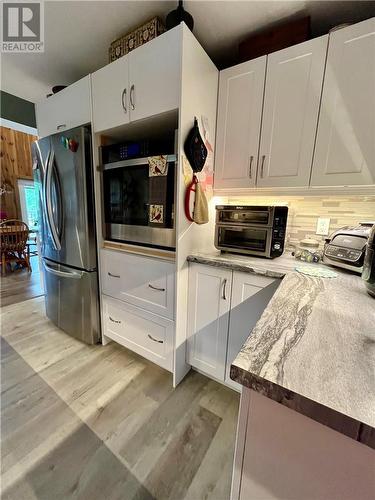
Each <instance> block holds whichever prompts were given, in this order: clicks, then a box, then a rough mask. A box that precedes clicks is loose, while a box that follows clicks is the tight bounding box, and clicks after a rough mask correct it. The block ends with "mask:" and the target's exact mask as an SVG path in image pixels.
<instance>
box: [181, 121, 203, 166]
mask: <svg viewBox="0 0 375 500" xmlns="http://www.w3.org/2000/svg"><path fill="white" fill-rule="evenodd" d="M184 150H185V155H186V158H187V159H188V160H189V163H190V165H191V168H192V169H193V172H200V171H201V170H202V168H203V167H204V164H205V163H206V158H207V153H208V152H207V148H206V146H205V144H204V142H203V139H202V137H201V134H200V132H199V127H198V120H197V119H196V118H194V126H193V128H192V129H191V130H190V132H189V134H188V136H187V138H186V141H185V144H184Z"/></svg>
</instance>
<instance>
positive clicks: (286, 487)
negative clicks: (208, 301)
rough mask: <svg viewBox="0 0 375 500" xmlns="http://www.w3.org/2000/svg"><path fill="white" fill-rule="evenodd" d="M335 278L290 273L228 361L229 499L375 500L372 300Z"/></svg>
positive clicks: (350, 279)
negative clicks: (238, 388) (231, 423)
mask: <svg viewBox="0 0 375 500" xmlns="http://www.w3.org/2000/svg"><path fill="white" fill-rule="evenodd" d="M338 273H339V276H338V277H337V278H315V277H310V276H305V275H302V274H299V273H297V272H290V273H287V274H286V276H285V277H284V279H283V281H282V283H281V284H280V286H279V288H278V290H277V291H276V293H275V295H274V296H273V298H272V299H271V301H270V302H269V304H268V306H267V308H266V310H265V311H264V313H263V315H262V316H261V318H260V320H259V321H258V323H257V325H256V326H255V328H254V330H253V331H252V332H251V334H250V336H249V338H248V339H247V341H246V342H245V345H244V346H243V348H242V349H241V351H240V353H239V354H238V356H237V358H236V359H235V360H234V362H233V363H232V367H231V378H232V379H233V380H236V381H237V382H239V383H241V384H242V385H243V386H244V388H243V393H242V398H241V409H240V415H239V424H238V430H237V447H236V456H235V464H234V473H233V484H232V499H237V498H241V499H242V498H243V499H245V498H246V499H257V500H258V499H259V498H265V499H267V500H268V499H271V498H272V499H283V498H301V499H305V498H306V499H307V498H308V499H309V500H310V499H313V498H314V499H317V500H321V499H326V498H327V499H329V500H333V499H340V500H341V499H348V500H349V499H353V498H356V499H360V500H364V499H370V498H374V494H375V475H374V471H375V452H374V448H375V301H374V300H373V299H372V298H371V297H370V296H369V295H368V294H367V293H366V289H365V287H364V284H363V282H362V281H361V279H360V278H359V276H356V275H353V274H349V273H346V272H341V271H339V272H338ZM279 403H281V404H279ZM322 424H323V425H322ZM336 431H337V432H336Z"/></svg>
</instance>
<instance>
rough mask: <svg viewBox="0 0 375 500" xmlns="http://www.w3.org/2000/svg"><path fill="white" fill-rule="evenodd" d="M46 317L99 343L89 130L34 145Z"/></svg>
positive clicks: (65, 134) (90, 340)
mask: <svg viewBox="0 0 375 500" xmlns="http://www.w3.org/2000/svg"><path fill="white" fill-rule="evenodd" d="M32 153H33V170H34V180H35V183H36V185H37V188H38V193H39V200H40V203H39V207H40V214H39V219H40V240H41V261H42V268H43V269H42V271H43V274H44V285H45V294H46V295H45V300H46V312H47V316H48V317H49V318H50V319H51V320H52V321H53V322H54V323H55V325H57V326H58V327H60V328H61V329H62V330H64V331H65V332H66V333H68V334H69V335H71V336H73V337H75V338H77V339H80V340H82V341H83V342H86V343H88V344H94V343H97V342H98V341H99V336H100V335H99V333H100V332H99V329H100V326H99V325H100V323H99V305H98V276H97V252H96V232H95V204H94V188H93V169H92V160H91V133H90V127H79V128H75V129H71V130H67V131H64V132H62V133H59V134H54V135H52V136H50V137H45V138H44V139H40V140H39V141H36V142H35V143H34V144H33V147H32Z"/></svg>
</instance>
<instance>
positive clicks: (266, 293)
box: [225, 271, 281, 390]
mask: <svg viewBox="0 0 375 500" xmlns="http://www.w3.org/2000/svg"><path fill="white" fill-rule="evenodd" d="M280 281H281V280H280V279H276V278H268V277H266V276H257V275H255V274H250V273H243V272H239V271H234V272H233V282H232V300H231V311H230V321H229V335H228V350H227V361H226V370H225V382H226V383H227V384H228V385H230V386H231V387H233V388H234V389H237V390H240V389H241V386H240V385H239V384H238V383H237V382H234V381H233V380H232V379H231V378H230V366H231V364H232V362H233V361H234V359H235V358H236V356H237V354H238V353H239V352H240V350H241V348H242V346H243V345H244V343H245V341H246V339H247V338H248V337H249V335H250V334H251V331H252V329H253V328H254V326H255V325H256V323H257V321H258V319H259V318H260V317H261V315H262V313H263V311H264V309H265V308H266V306H267V304H268V302H269V301H270V300H271V298H272V296H273V294H274V293H275V291H276V289H277V287H278V286H279V284H280Z"/></svg>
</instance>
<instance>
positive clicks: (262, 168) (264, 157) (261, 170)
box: [260, 155, 266, 179]
mask: <svg viewBox="0 0 375 500" xmlns="http://www.w3.org/2000/svg"><path fill="white" fill-rule="evenodd" d="M265 159H266V155H262V163H261V165H260V177H261V179H263V172H264V160H265Z"/></svg>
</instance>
